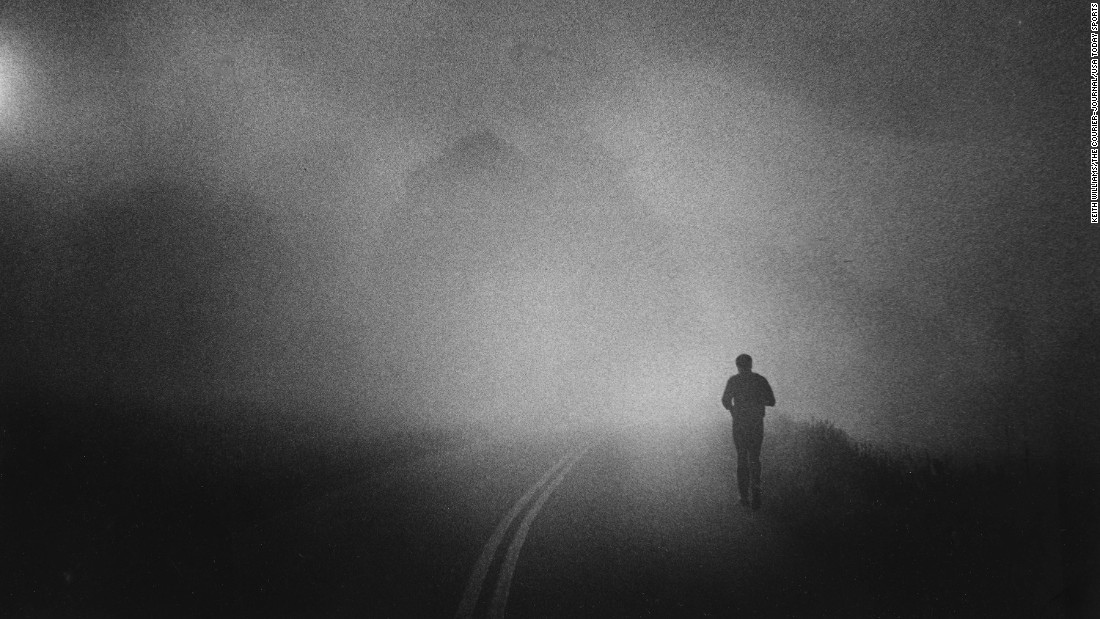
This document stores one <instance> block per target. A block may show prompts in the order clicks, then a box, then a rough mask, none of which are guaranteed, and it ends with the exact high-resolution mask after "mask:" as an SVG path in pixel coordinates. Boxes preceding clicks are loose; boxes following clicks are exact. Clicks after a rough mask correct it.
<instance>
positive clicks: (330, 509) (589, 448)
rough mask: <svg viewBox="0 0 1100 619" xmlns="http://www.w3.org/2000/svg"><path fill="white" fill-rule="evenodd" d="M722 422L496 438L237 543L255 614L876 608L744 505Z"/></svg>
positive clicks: (755, 612)
mask: <svg viewBox="0 0 1100 619" xmlns="http://www.w3.org/2000/svg"><path fill="white" fill-rule="evenodd" d="M732 467H733V464H732V459H731V454H730V452H729V437H728V429H727V428H726V426H725V424H724V423H715V424H714V425H706V426H696V427H690V428H677V429H670V428H668V427H660V428H646V427H641V426H639V427H634V428H630V429H628V430H623V431H619V432H616V433H614V434H605V433H599V432H584V431H559V432H553V433H541V434H538V435H531V436H527V437H522V438H514V439H512V440H508V441H504V440H500V441H482V442H479V443H474V444H470V445H467V446H465V447H462V448H459V449H453V450H450V451H446V452H441V453H436V454H433V455H431V456H428V457H424V458H421V459H419V460H416V461H414V462H406V463H403V464H401V465H399V466H396V467H394V468H393V469H391V470H389V471H386V472H384V473H382V474H379V475H376V476H375V477H373V478H371V479H367V480H363V481H362V482H358V483H355V484H352V485H349V486H348V487H346V488H344V489H342V490H340V491H338V492H334V493H332V494H330V495H327V496H325V497H324V498H323V499H321V500H318V501H314V502H312V503H310V504H308V505H304V506H301V507H300V508H298V509H295V510H293V511H290V512H286V513H283V514H280V515H279V516H277V517H275V518H272V519H269V520H267V521H264V522H261V523H258V524H257V525H256V526H254V527H252V528H250V529H249V530H247V531H243V532H240V533H239V534H238V535H236V536H235V537H234V540H233V546H234V548H233V552H234V561H235V563H236V567H237V569H238V570H240V573H241V574H243V578H242V581H241V584H242V589H241V591H240V595H239V597H238V601H237V611H238V613H239V614H240V615H241V616H264V617H271V616H326V617H345V616H346V617H352V616H356V617H363V616H392V617H458V618H465V617H504V616H509V617H637V616H750V617H755V616H821V615H822V614H823V613H825V614H828V615H835V616H841V615H844V616H853V615H861V614H867V611H868V608H867V607H866V604H867V600H869V599H870V595H868V592H867V591H865V590H863V589H862V588H861V584H860V583H859V582H858V580H857V579H854V578H852V577H850V576H849V575H847V574H845V573H843V572H842V571H840V572H838V571H837V570H831V569H830V566H829V558H828V557H820V556H811V555H809V554H808V553H806V552H804V551H802V550H801V549H800V545H799V544H798V543H796V542H795V541H794V540H793V538H791V537H790V536H788V535H786V534H785V533H784V531H783V529H782V527H781V525H779V524H778V523H777V522H776V521H775V520H774V519H773V518H772V517H771V516H770V515H769V511H768V509H767V505H765V508H764V509H763V510H761V511H759V512H752V511H749V510H747V509H745V508H743V507H742V506H740V505H738V504H737V503H736V500H735V495H736V493H735V491H733V489H732V488H733V486H732V485H731V484H732V473H733V470H732Z"/></svg>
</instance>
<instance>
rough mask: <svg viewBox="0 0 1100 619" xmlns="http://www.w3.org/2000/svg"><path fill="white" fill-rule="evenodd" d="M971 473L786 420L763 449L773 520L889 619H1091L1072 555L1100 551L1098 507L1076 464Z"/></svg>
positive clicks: (999, 457)
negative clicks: (1095, 547)
mask: <svg viewBox="0 0 1100 619" xmlns="http://www.w3.org/2000/svg"><path fill="white" fill-rule="evenodd" d="M961 460H962V458H961V457H960V458H958V461H955V460H953V459H952V458H951V457H949V456H947V457H942V456H941V457H933V456H932V455H931V454H927V453H914V452H911V451H900V452H899V451H891V450H887V449H884V448H880V447H876V446H874V445H871V444H866V443H861V442H858V441H855V440H852V439H851V438H850V437H849V436H848V435H847V434H846V433H845V432H844V431H843V430H841V429H840V428H838V427H836V426H834V425H832V424H831V423H829V422H826V421H813V422H809V423H804V422H792V421H789V420H780V422H779V423H776V424H775V429H774V431H773V432H770V433H769V435H768V437H767V438H766V440H765V453H764V462H765V475H766V478H767V481H766V484H767V493H768V502H769V503H768V506H767V509H768V511H770V512H771V513H772V514H774V515H775V516H777V517H778V518H779V519H780V520H781V521H782V522H783V523H784V524H785V525H786V526H787V527H788V528H789V529H790V530H791V531H793V532H794V534H795V535H796V536H797V537H798V538H800V539H801V540H802V541H803V542H804V543H805V544H806V545H807V547H809V548H811V549H812V552H813V553H815V554H816V556H817V557H819V559H820V561H819V565H820V568H821V570H822V571H829V570H835V571H837V572H848V571H850V572H852V573H855V574H857V575H858V578H860V579H861V581H862V582H861V584H862V585H863V586H864V587H865V590H866V591H870V592H871V593H870V595H871V596H873V598H874V599H872V600H870V602H871V607H872V608H874V609H876V611H875V612H876V614H877V615H878V616H900V617H909V616H929V617H947V616H960V617H972V616H977V617H1009V616H1010V617H1062V616H1087V614H1085V613H1087V612H1088V610H1087V609H1086V607H1088V608H1092V607H1091V605H1090V602H1091V600H1090V599H1088V594H1087V593H1086V592H1084V591H1081V590H1080V588H1081V587H1082V586H1085V587H1087V586H1089V582H1088V574H1082V573H1080V571H1081V569H1082V566H1080V565H1074V561H1075V558H1074V556H1073V555H1074V553H1075V552H1078V551H1079V550H1080V549H1081V548H1087V547H1089V544H1090V536H1091V528H1092V525H1091V524H1089V523H1088V517H1087V516H1083V514H1085V513H1095V500H1093V499H1085V500H1079V499H1082V497H1081V496H1080V495H1079V494H1075V493H1076V492H1077V491H1078V490H1079V489H1078V488H1075V487H1072V484H1073V483H1074V482H1073V481H1072V480H1067V478H1066V476H1065V475H1064V474H1062V472H1063V469H1064V468H1065V467H1066V466H1067V464H1069V465H1070V466H1072V463H1067V462H1066V461H1065V460H1060V461H1059V460H1055V459H1052V458H1050V457H1038V456H1036V455H1035V454H1033V453H1031V452H1030V450H1027V449H1026V448H1022V447H1021V449H1019V450H1017V451H1015V452H1013V453H1007V452H1006V453H1001V454H992V455H986V456H984V457H975V458H967V459H966V463H965V464H963V463H962V462H961ZM1067 510H1069V511H1070V512H1071V513H1070V514H1067V513H1066V511H1067ZM1067 516H1069V517H1068V518H1067ZM1074 519H1076V520H1077V522H1071V521H1073V520H1074ZM1075 572H1076V573H1075Z"/></svg>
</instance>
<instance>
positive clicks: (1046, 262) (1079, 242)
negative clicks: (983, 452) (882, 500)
mask: <svg viewBox="0 0 1100 619" xmlns="http://www.w3.org/2000/svg"><path fill="white" fill-rule="evenodd" d="M992 6H993V5H990V7H992ZM996 7H997V8H996V10H993V9H992V8H981V7H977V6H976V7H974V8H972V9H964V8H948V7H946V6H945V5H943V4H942V3H936V2H905V3H885V4H884V3H876V4H875V6H873V7H868V6H862V5H860V6H855V5H849V4H847V3H840V2H836V3H833V2H826V3H819V4H818V5H815V8H814V10H813V11H812V12H807V11H805V10H802V9H798V8H797V7H795V6H793V5H792V6H788V5H787V4H785V3H782V2H761V3H751V4H746V5H743V6H733V5H729V6H727V5H725V4H705V3H693V4H684V3H679V2H652V3H647V4H645V5H644V6H642V5H640V4H638V5H636V4H630V5H621V6H620V5H615V4H613V3H579V2H578V3H573V2H561V3H546V4H541V5H540V4H531V3H527V2H518V3H514V4H500V3H480V4H479V3H473V4H472V5H466V4H464V3H458V2H442V1H440V2H372V3H359V2H326V3H316V4H314V3H282V4H281V5H280V7H279V8H272V7H266V6H265V7H259V6H257V5H253V4H251V3H242V2H218V3H198V2H173V3H158V2H144V3H137V2H135V3H119V4H117V5H116V6H114V7H112V8H110V9H101V8H99V7H98V5H92V4H88V5H84V6H79V5H71V4H68V3H63V4H59V5H57V6H51V5H48V4H37V3H34V4H31V3H27V4H20V3H15V4H10V5H6V6H5V8H4V9H2V10H0V144H2V147H0V157H2V162H0V163H2V168H0V170H2V173H3V175H4V179H3V185H2V187H3V190H2V191H3V196H2V200H3V202H4V209H3V213H2V215H0V217H2V218H3V220H2V223H0V227H2V230H3V231H2V232H0V237H2V238H0V240H2V242H3V245H2V250H0V251H2V252H3V254H2V255H3V262H4V264H5V267H4V269H3V282H2V283H3V285H4V287H5V289H6V291H7V292H6V294H5V295H4V297H5V300H4V301H3V307H4V312H5V314H6V315H8V316H10V317H11V318H9V319H7V320H5V321H4V323H5V324H4V326H3V327H2V329H3V331H2V333H3V337H4V339H5V340H6V341H7V342H8V343H9V344H8V345H6V348H7V349H8V350H9V351H11V352H10V353H9V354H8V355H5V359H4V367H3V368H0V371H2V372H3V373H4V374H5V375H6V376H8V377H10V378H11V377H13V378H12V380H15V381H30V382H35V383H38V384H42V385H45V386H48V388H50V389H58V390H64V391H66V392H71V393H74V394H91V395H92V396H93V397H100V398H106V399H110V400H119V401H125V400H131V399H132V400H141V401H147V402H155V403H162V404H167V403H170V404H172V410H185V409H187V407H188V406H193V407H200V408H209V409H211V410H220V411H223V412H222V413H219V414H224V415H233V414H243V413H233V412H232V411H234V410H236V409H234V403H244V402H246V403H250V404H257V403H258V404H262V405H264V406H262V407H260V408H249V409H248V410H252V411H254V410H269V411H271V415H272V417H271V419H276V418H279V417H280V416H285V415H291V416H297V417H304V418H305V419H307V420H309V421H310V423H313V422H315V423H316V426H317V427H318V428H322V429H328V431H332V432H346V431H349V428H352V430H350V431H360V432H366V433H372V432H386V431H393V430H398V429H405V428H445V429H448V430H459V431H463V432H468V433H471V434H478V433H487V432H503V433H506V434H507V433H510V432H516V431H527V430H531V429H539V428H545V427H555V426H561V425H571V424H580V423H594V424H598V425H606V426H609V427H620V426H624V425H628V424H633V423H647V424H663V423H671V424H679V423H706V422H710V421H711V420H713V419H714V418H716V417H717V418H722V415H725V413H724V412H723V411H722V410H721V408H720V405H719V401H718V400H719V396H720V395H721V391H722V387H723V386H724V381H725V378H726V377H727V376H728V375H729V374H731V373H732V372H733V371H734V367H733V359H734V357H735V356H736V355H737V354H739V353H742V352H748V353H750V354H752V355H753V356H754V358H755V360H756V364H755V369H756V370H757V371H759V372H760V373H762V374H764V375H765V376H767V377H768V378H769V380H770V381H771V383H772V385H773V386H774V388H775V390H776V394H777V398H778V401H779V405H778V407H777V409H776V410H777V411H778V412H781V413H783V414H786V415H789V416H791V417H794V418H810V417H818V418H824V419H829V420H832V421H834V422H835V423H837V424H838V425H840V426H842V427H844V428H846V429H847V430H848V431H850V432H851V433H852V434H853V435H855V436H857V437H859V438H866V439H870V440H876V441H880V442H888V443H905V444H910V445H918V446H925V447H929V446H930V447H936V448H941V447H951V446H961V445H975V444H989V445H999V444H1001V443H1002V442H1003V441H1005V440H1006V438H1005V437H1006V436H1008V437H1009V439H1008V440H1010V441H1031V442H1032V444H1037V443H1038V444H1041V443H1042V442H1043V441H1045V440H1047V438H1046V436H1047V434H1048V433H1049V432H1050V429H1049V426H1051V425H1052V424H1053V423H1056V422H1057V417H1056V415H1057V414H1059V412H1064V410H1066V409H1067V408H1069V407H1073V406H1077V403H1078V400H1074V399H1072V398H1068V397H1067V398H1066V399H1063V400H1058V401H1056V402H1054V404H1051V399H1050V397H1053V396H1052V395H1051V394H1057V393H1060V392H1064V391H1066V390H1070V389H1075V388H1077V387H1081V386H1084V385H1086V384H1089V383H1088V377H1087V375H1085V374H1074V373H1073V370H1072V368H1074V367H1079V365H1080V364H1081V363H1085V362H1084V361H1081V360H1080V355H1081V354H1083V353H1085V352H1088V351H1090V350H1093V348H1092V344H1089V342H1090V341H1091V342H1095V339H1092V340H1088V339H1087V338H1088V337H1092V338H1095V332H1096V329H1095V326H1096V307H1097V301H1098V300H1100V291H1098V288H1097V282H1100V277H1098V273H1097V265H1098V264H1100V252H1098V245H1097V243H1096V242H1095V240H1094V239H1092V238H1091V236H1090V235H1089V234H1088V233H1089V232H1092V231H1091V230H1089V229H1087V223H1086V217H1087V215H1086V201H1085V197H1084V196H1085V192H1084V190H1083V188H1084V183H1083V179H1084V170H1085V166H1084V165H1083V161H1084V159H1083V155H1081V153H1083V152H1085V151H1084V148H1085V147H1084V144H1085V140H1084V136H1085V132H1084V123H1083V121H1082V120H1081V119H1083V118H1084V116H1083V113H1082V115H1080V116H1075V115H1072V114H1070V113H1069V111H1070V110H1077V109H1078V107H1080V106H1079V105H1078V103H1079V101H1080V100H1083V99H1080V100H1079V99H1077V98H1076V97H1077V96H1078V95H1080V94H1081V93H1082V92H1083V89H1081V85H1082V84H1084V81H1083V79H1080V80H1078V77H1079V76H1078V73H1079V72H1074V71H1073V70H1072V69H1071V63H1070V62H1069V61H1068V60H1066V58H1067V57H1070V58H1076V57H1078V56H1073V55H1072V54H1078V52H1080V50H1079V49H1078V48H1079V47H1080V45H1079V41H1084V40H1085V39H1084V37H1083V34H1081V32H1078V31H1079V30H1081V25H1082V24H1084V19H1083V18H1081V16H1079V15H1070V16H1062V15H1055V14H1053V10H1051V9H1042V8H1040V7H1034V6H1032V5H1031V4H1028V3H1017V4H1009V5H1002V4H997V5H996ZM1078 22H1080V23H1078ZM1078 35H1080V36H1078ZM1074 37H1076V38H1074ZM1078 40H1079V41H1078ZM1079 57H1081V58H1083V57H1084V56H1083V52H1081V53H1080V54H1079ZM1082 62H1083V61H1082ZM1082 66H1083V65H1082ZM1074 106H1076V107H1074ZM1079 156H1080V157H1081V158H1080V159H1078V157H1079ZM1078 162H1082V163H1081V165H1078ZM1093 352H1094V351H1093ZM1085 367H1088V366H1087V365H1086V366H1085ZM1048 396H1050V397H1048ZM1055 399H1056V398H1055ZM166 410H167V409H166ZM164 414H166V415H171V414H177V413H168V412H166V413H164ZM248 414H255V413H248ZM268 421H270V420H268V419H264V418H257V419H255V420H254V422H255V423H257V424H264V423H267V422H268ZM273 423H274V422H273Z"/></svg>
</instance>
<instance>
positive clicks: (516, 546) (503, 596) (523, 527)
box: [489, 441, 599, 619]
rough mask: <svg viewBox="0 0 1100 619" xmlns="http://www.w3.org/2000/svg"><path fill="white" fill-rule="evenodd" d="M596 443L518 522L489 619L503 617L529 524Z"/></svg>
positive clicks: (574, 459)
mask: <svg viewBox="0 0 1100 619" xmlns="http://www.w3.org/2000/svg"><path fill="white" fill-rule="evenodd" d="M597 442H599V441H592V442H590V443H588V445H587V446H586V447H585V448H584V449H583V450H581V451H579V452H577V453H576V454H575V455H574V456H573V457H572V458H571V459H570V460H569V463H568V464H566V465H565V466H563V467H561V471H559V472H558V476H557V477H555V478H554V481H552V482H550V484H549V485H547V486H546V488H545V489H544V490H543V491H542V494H541V495H539V498H538V500H537V501H535V504H534V505H532V506H531V509H530V511H528V512H527V515H526V516H524V517H523V521H522V522H520V525H519V528H518V529H516V535H515V537H513V538H512V543H511V544H509V545H508V554H507V555H505V557H504V565H503V566H502V567H501V568H500V574H499V575H498V576H497V586H496V590H495V591H494V592H493V601H492V604H491V605H490V606H489V617H491V618H492V619H502V618H503V617H504V610H505V607H507V605H508V592H509V591H510V590H511V588H512V575H513V574H514V573H515V570H516V562H517V561H519V552H520V550H521V549H522V548H523V541H524V540H525V539H527V532H528V531H529V530H530V529H531V523H533V522H534V521H535V517H536V516H538V515H539V510H541V509H542V506H543V505H544V504H545V503H546V501H547V499H549V498H550V495H551V494H553V493H554V490H555V489H557V487H558V485H560V484H561V482H562V480H563V479H565V476H566V475H568V474H569V470H570V469H572V468H573V465H574V464H576V463H577V462H578V461H579V460H580V459H581V458H583V457H584V455H585V454H586V453H588V452H589V451H590V450H591V449H592V447H593V446H595V444H596V443H597Z"/></svg>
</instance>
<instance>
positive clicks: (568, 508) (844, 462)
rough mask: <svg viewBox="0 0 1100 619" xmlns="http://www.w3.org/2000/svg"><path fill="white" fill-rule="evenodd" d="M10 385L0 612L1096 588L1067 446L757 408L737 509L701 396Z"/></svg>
mask: <svg viewBox="0 0 1100 619" xmlns="http://www.w3.org/2000/svg"><path fill="white" fill-rule="evenodd" d="M17 404H18V407H16V412H17V414H13V415H10V416H9V417H7V418H5V421H4V424H5V425H4V427H3V441H4V443H3V447H4V451H3V462H2V466H3V481H2V483H3V487H2V491H3V495H4V501H3V507H2V509H3V511H2V518H3V522H2V527H3V529H2V530H3V533H2V535H3V545H4V547H5V551H4V555H3V556H4V558H3V564H2V570H3V571H2V573H0V580H2V581H3V583H4V584H3V586H4V588H5V590H4V591H3V598H2V600H0V602H2V608H0V610H2V612H0V614H3V615H4V616H15V617H44V616H50V617H58V616H60V617H66V616H72V617H94V616H111V617H118V616H135V617H136V616H181V617H185V616H188V617H189V616H193V617H200V616H201V617H211V616H213V617H218V616H224V617H272V616H286V617H339V616H351V615H357V616H364V615H365V616H396V617H406V616H413V617H420V616H443V617H449V616H455V615H456V612H457V613H459V615H460V616H492V615H493V614H494V613H501V612H503V613H504V614H508V615H510V616H516V617H543V616H545V617H563V616H570V617H574V616H591V617H607V616H621V617H634V616H753V617H767V616H845V617H848V616H997V617H1004V616H1017V617H1043V616H1049V617H1060V616H1088V614H1087V613H1088V612H1089V611H1090V610H1091V609H1094V608H1095V606H1093V604H1095V598H1093V597H1090V595H1091V593H1092V591H1094V589H1093V585H1095V583H1096V580H1095V571H1094V568H1095V556H1094V555H1093V554H1091V551H1092V550H1094V549H1095V548H1096V546H1095V538H1094V537H1092V535H1091V533H1092V530H1093V529H1092V524H1091V522H1092V520H1090V515H1092V514H1095V511H1094V510H1095V505H1096V503H1095V498H1094V496H1092V495H1090V494H1089V493H1088V484H1087V480H1085V479H1082V478H1081V477H1079V476H1078V477H1075V476H1074V474H1077V475H1080V474H1082V472H1083V471H1087V469H1082V468H1081V467H1076V468H1067V466H1066V465H1067V463H1066V462H1056V461H1050V460H1042V459H1039V458H1036V457H1032V456H1029V458H1028V459H1027V460H1026V461H1025V460H1023V459H1021V458H1019V457H1013V458H1008V457H1006V458H1005V459H1003V460H1002V461H999V462H993V463H989V464H987V465H985V466H977V465H968V466H963V465H959V464H951V463H945V462H933V461H932V460H931V459H928V460H926V461H922V460H921V459H920V458H902V457H900V456H897V455H892V454H888V453H885V452H880V451H876V450H874V449H871V448H868V447H866V446H859V445H856V444H854V443H853V442H851V441H849V440H848V439H847V437H845V436H844V434H843V433H842V432H840V431H839V430H837V429H835V428H832V427H830V426H827V425H825V424H816V425H807V424H777V425H773V427H772V428H771V431H770V433H769V436H768V439H767V442H766V448H767V453H766V454H765V457H766V460H765V475H766V479H767V482H766V483H767V484H768V486H767V503H766V504H765V506H764V509H763V510H761V511H760V512H751V511H747V510H745V509H743V508H741V507H740V506H739V505H736V504H735V501H734V500H733V499H732V498H731V489H732V487H731V486H730V480H731V477H732V462H731V458H730V454H729V451H728V449H729V436H728V430H727V428H726V426H725V423H724V420H722V419H721V418H720V416H717V417H716V419H715V423H714V424H713V425H708V426H700V427H695V428H681V429H672V428H667V427H666V428H633V429H631V430H629V431H622V432H619V433H616V434H614V435H605V434H599V433H597V432H594V431H584V430H580V429H571V430H561V431H556V432H546V433H542V434H541V435H539V436H527V437H517V438H515V439H513V440H508V441H502V440H496V441H489V440H481V441H479V440H472V439H471V438H469V437H467V438H460V437H455V436H445V435H439V434H423V433H422V434H418V435H410V434H394V435H388V436H378V437H375V438H374V439H364V438H357V439H350V438H345V439H333V438H324V437H323V436H324V435H322V434H321V433H319V432H317V429H316V428H311V427H309V425H308V424H299V425H297V426H295V425H294V423H293V422H290V421H289V420H288V421H287V423H286V424H284V425H283V426H281V427H277V426H273V427H272V428H274V429H268V430H264V431H262V432H261V431H259V430H258V429H257V428H256V427H255V426H254V425H246V424H243V423H234V422H232V421H227V418H226V417H224V416H222V417H213V416H206V417H204V416H203V415H192V416H186V415H176V416H174V417H172V418H174V419H177V420H178V421H176V422H174V423H173V424H171V425H165V424H163V423H159V424H158V423H154V422H152V421H151V419H154V418H156V417H152V416H151V415H150V414H149V411H144V410H137V409H125V408H121V407H111V408H109V409H104V408H98V407H95V406H89V405H79V404H77V403H72V402H70V403H67V404H66V408H65V409H64V410H65V414H64V415H62V414H61V413H60V412H59V410H61V409H60V408H59V405H58V403H56V402H50V401H49V400H48V399H45V398H41V397H37V396H27V395H23V396H21V398H20V399H19V400H18V402H17ZM239 418H248V415H241V416H240V417H239ZM228 419H233V417H228ZM349 436H350V434H349ZM566 465H568V466H566ZM555 467H558V468H555ZM1075 472H1076V473H1075ZM555 479H556V480H557V481H556V482H555ZM540 484H541V485H540ZM525 496H528V497H529V499H530V500H529V501H528V502H527V503H525V504H523V501H522V500H521V499H522V498H523V497H525ZM517 506H518V507H519V509H518V510H513V508H515V507H517ZM510 513H511V514H512V515H513V516H514V518H512V519H511V520H509V515H510ZM505 525H507V526H505ZM498 532H499V535H498V536H497V537H499V542H500V543H499V545H498V546H496V547H494V546H493V544H492V541H493V539H494V535H495V534H497V533H498ZM482 557H486V558H487V562H486V563H485V565H486V570H485V575H484V579H483V581H481V582H478V583H475V584H476V585H477V586H475V587H471V574H474V573H475V572H476V571H477V570H476V566H477V565H478V562H479V560H482ZM475 580H476V579H475ZM505 581H506V584H505V585H502V582H505ZM472 589H473V590H474V595H472V596H471V595H470V591H471V590H472ZM502 592H503V594H502ZM464 600H465V601H464ZM464 604H465V606H464ZM463 613H465V614H464V615H463Z"/></svg>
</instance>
